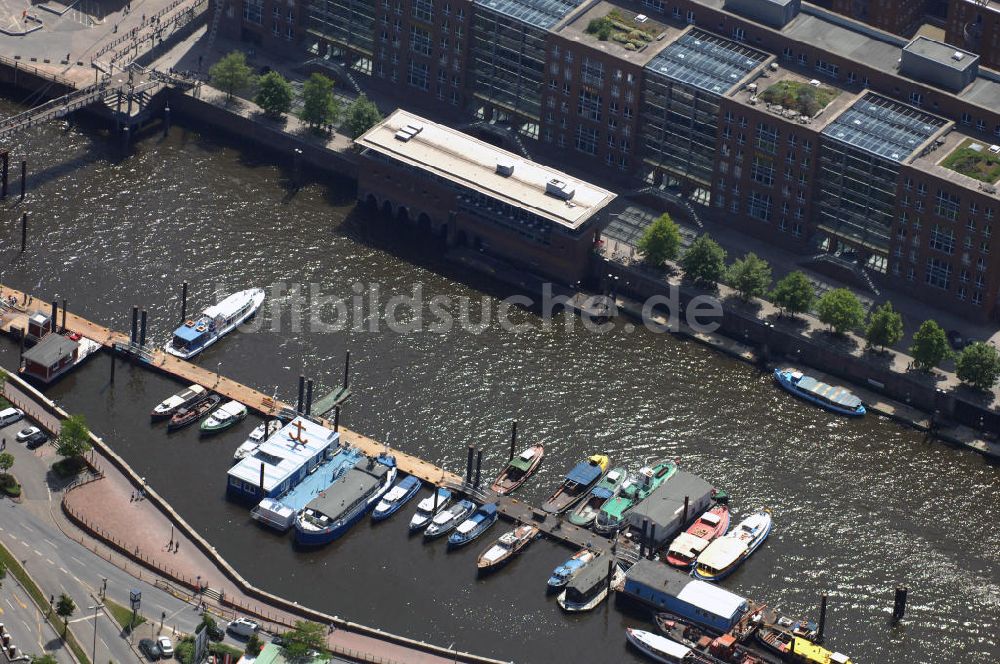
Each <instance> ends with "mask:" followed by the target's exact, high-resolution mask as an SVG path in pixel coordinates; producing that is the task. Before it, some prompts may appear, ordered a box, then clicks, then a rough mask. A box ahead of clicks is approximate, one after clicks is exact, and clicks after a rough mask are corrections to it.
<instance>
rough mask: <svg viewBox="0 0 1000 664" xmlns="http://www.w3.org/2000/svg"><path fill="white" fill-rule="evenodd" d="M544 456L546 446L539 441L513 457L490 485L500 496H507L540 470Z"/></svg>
mask: <svg viewBox="0 0 1000 664" xmlns="http://www.w3.org/2000/svg"><path fill="white" fill-rule="evenodd" d="M543 456H545V447H544V446H543V445H541V444H540V443H539V444H537V445H532V446H531V447H529V448H527V449H526V450H524V451H523V452H521V453H520V454H518V455H517V456H516V457H514V458H513V459H511V460H510V461H509V462H508V463H507V465H506V466H505V467H504V469H503V470H502V471H500V474H499V475H497V478H496V479H495V480H493V485H492V486H491V487H490V488H491V489H492V490H493V493H495V494H497V495H498V496H506V495H507V494H508V493H511V492H513V491H514V490H515V489H517V488H518V487H519V486H521V485H522V484H524V482H525V480H527V479H528V478H529V477H531V476H532V475H533V474H534V472H535V471H536V470H538V466H539V464H541V463H542V457H543Z"/></svg>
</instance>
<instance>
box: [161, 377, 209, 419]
mask: <svg viewBox="0 0 1000 664" xmlns="http://www.w3.org/2000/svg"><path fill="white" fill-rule="evenodd" d="M207 397H208V390H206V389H205V388H204V387H202V386H201V385H191V386H189V387H185V388H184V389H183V390H181V391H180V392H178V393H177V394H174V395H172V396H169V397H167V398H166V399H164V400H163V401H161V402H160V403H158V404H156V406H155V407H154V408H153V411H152V412H151V413H150V414H149V416H150V418H151V419H153V420H165V419H167V418H168V417H171V416H172V415H173V414H174V413H176V412H177V411H178V410H180V409H181V408H190V407H191V406H193V405H195V404H196V403H198V402H199V401H202V400H203V399H206V398H207Z"/></svg>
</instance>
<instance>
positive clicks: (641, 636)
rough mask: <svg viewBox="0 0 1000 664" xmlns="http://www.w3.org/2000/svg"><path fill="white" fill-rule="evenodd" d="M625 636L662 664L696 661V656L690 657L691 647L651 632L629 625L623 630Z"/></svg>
mask: <svg viewBox="0 0 1000 664" xmlns="http://www.w3.org/2000/svg"><path fill="white" fill-rule="evenodd" d="M625 638H627V639H628V642H629V643H630V644H632V646H633V647H634V648H635V649H636V650H638V651H639V652H641V653H642V654H643V655H645V656H646V657H649V658H650V659H653V660H655V661H657V662H663V664H681V663H683V664H688V662H692V663H693V662H697V661H698V659H697V658H695V657H691V654H692V652H693V651H692V650H691V648H689V647H687V646H685V645H683V644H680V643H677V642H676V641H674V640H673V639H668V638H667V637H665V636H660V635H659V634H654V633H653V632H647V631H644V630H641V629H635V628H633V627H629V628H626V630H625ZM702 661H704V660H702Z"/></svg>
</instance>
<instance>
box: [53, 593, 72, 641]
mask: <svg viewBox="0 0 1000 664" xmlns="http://www.w3.org/2000/svg"><path fill="white" fill-rule="evenodd" d="M74 613H76V603H75V602H74V601H73V598H72V597H70V596H69V595H67V594H66V593H63V594H62V595H59V600H58V601H57V602H56V615H57V616H59V617H60V618H62V619H63V636H66V630H68V629H69V619H70V616H72V615H73V614H74Z"/></svg>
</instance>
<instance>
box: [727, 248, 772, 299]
mask: <svg viewBox="0 0 1000 664" xmlns="http://www.w3.org/2000/svg"><path fill="white" fill-rule="evenodd" d="M726 278H727V280H728V282H729V285H730V286H732V287H733V288H735V289H736V292H738V293H739V294H740V297H742V298H743V299H744V300H749V299H750V298H754V297H764V295H765V294H766V293H767V289H768V288H769V287H770V286H771V266H770V265H768V263H767V261H766V260H764V259H763V258H758V256H757V254H755V253H753V252H750V253H748V254H747V255H746V256H744V257H743V258H740V259H738V260H736V261H735V262H734V263H733V264H732V265H730V266H729V269H728V270H727V271H726Z"/></svg>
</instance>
